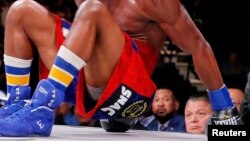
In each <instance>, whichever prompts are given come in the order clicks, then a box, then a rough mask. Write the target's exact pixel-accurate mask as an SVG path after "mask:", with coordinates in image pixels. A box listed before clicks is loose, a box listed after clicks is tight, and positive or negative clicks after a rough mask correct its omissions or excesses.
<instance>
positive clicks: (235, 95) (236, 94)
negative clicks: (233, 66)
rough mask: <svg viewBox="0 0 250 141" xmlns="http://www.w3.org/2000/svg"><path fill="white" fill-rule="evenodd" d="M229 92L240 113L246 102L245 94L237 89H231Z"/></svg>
mask: <svg viewBox="0 0 250 141" xmlns="http://www.w3.org/2000/svg"><path fill="white" fill-rule="evenodd" d="M228 91H229V94H230V97H231V99H232V102H233V104H234V105H235V106H236V108H237V110H238V111H240V105H241V103H242V102H243V100H244V92H243V91H241V90H240V89H235V88H230V89H228Z"/></svg>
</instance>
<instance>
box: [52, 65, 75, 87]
mask: <svg viewBox="0 0 250 141" xmlns="http://www.w3.org/2000/svg"><path fill="white" fill-rule="evenodd" d="M49 77H50V78H51V79H54V80H56V81H57V82H59V83H62V84H63V85H66V87H67V86H69V84H70V82H71V81H72V80H73V75H71V74H70V73H68V72H66V71H63V70H62V69H60V68H57V67H56V66H53V67H52V69H51V70H50V73H49Z"/></svg>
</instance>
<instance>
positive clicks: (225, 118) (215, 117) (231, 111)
mask: <svg viewBox="0 0 250 141" xmlns="http://www.w3.org/2000/svg"><path fill="white" fill-rule="evenodd" d="M208 93H209V98H210V103H211V105H212V110H213V114H212V116H211V119H210V121H209V122H210V123H209V124H211V125H242V124H243V121H242V119H241V117H240V115H239V113H238V111H237V108H236V107H235V106H234V105H233V103H232V100H231V98H230V95H229V92H228V90H227V87H226V86H225V85H224V86H223V87H221V88H220V89H218V90H214V91H209V92H208Z"/></svg>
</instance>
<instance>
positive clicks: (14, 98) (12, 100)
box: [0, 86, 31, 119]
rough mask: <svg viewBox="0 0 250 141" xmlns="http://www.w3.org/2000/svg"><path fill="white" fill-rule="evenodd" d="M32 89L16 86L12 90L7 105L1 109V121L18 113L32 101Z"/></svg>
mask: <svg viewBox="0 0 250 141" xmlns="http://www.w3.org/2000/svg"><path fill="white" fill-rule="evenodd" d="M30 91H31V88H30V87H29V86H15V87H13V88H12V90H11V92H10V94H9V98H8V100H6V101H5V105H4V106H3V107H1V108H0V119H2V118H5V117H8V116H10V115H12V114H13V113H15V112H17V111H18V110H20V109H21V108H23V107H24V105H25V104H26V103H27V102H28V99H30Z"/></svg>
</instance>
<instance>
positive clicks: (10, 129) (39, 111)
mask: <svg viewBox="0 0 250 141" xmlns="http://www.w3.org/2000/svg"><path fill="white" fill-rule="evenodd" d="M63 98H64V92H63V91H60V90H58V89H56V88H55V87H54V86H53V85H52V84H51V83H50V82H49V81H48V80H41V81H40V82H39V84H38V85H37V87H36V90H35V92H34V95H33V97H32V99H31V100H32V102H31V103H30V104H27V105H25V106H24V107H23V108H22V109H20V110H19V111H17V112H16V113H14V114H12V115H11V116H9V117H6V118H4V119H0V125H1V128H0V135H1V136H13V137H21V136H32V135H40V136H50V134H51V130H52V127H53V124H54V120H55V113H54V109H55V108H57V107H59V106H60V104H61V102H62V101H63Z"/></svg>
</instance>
